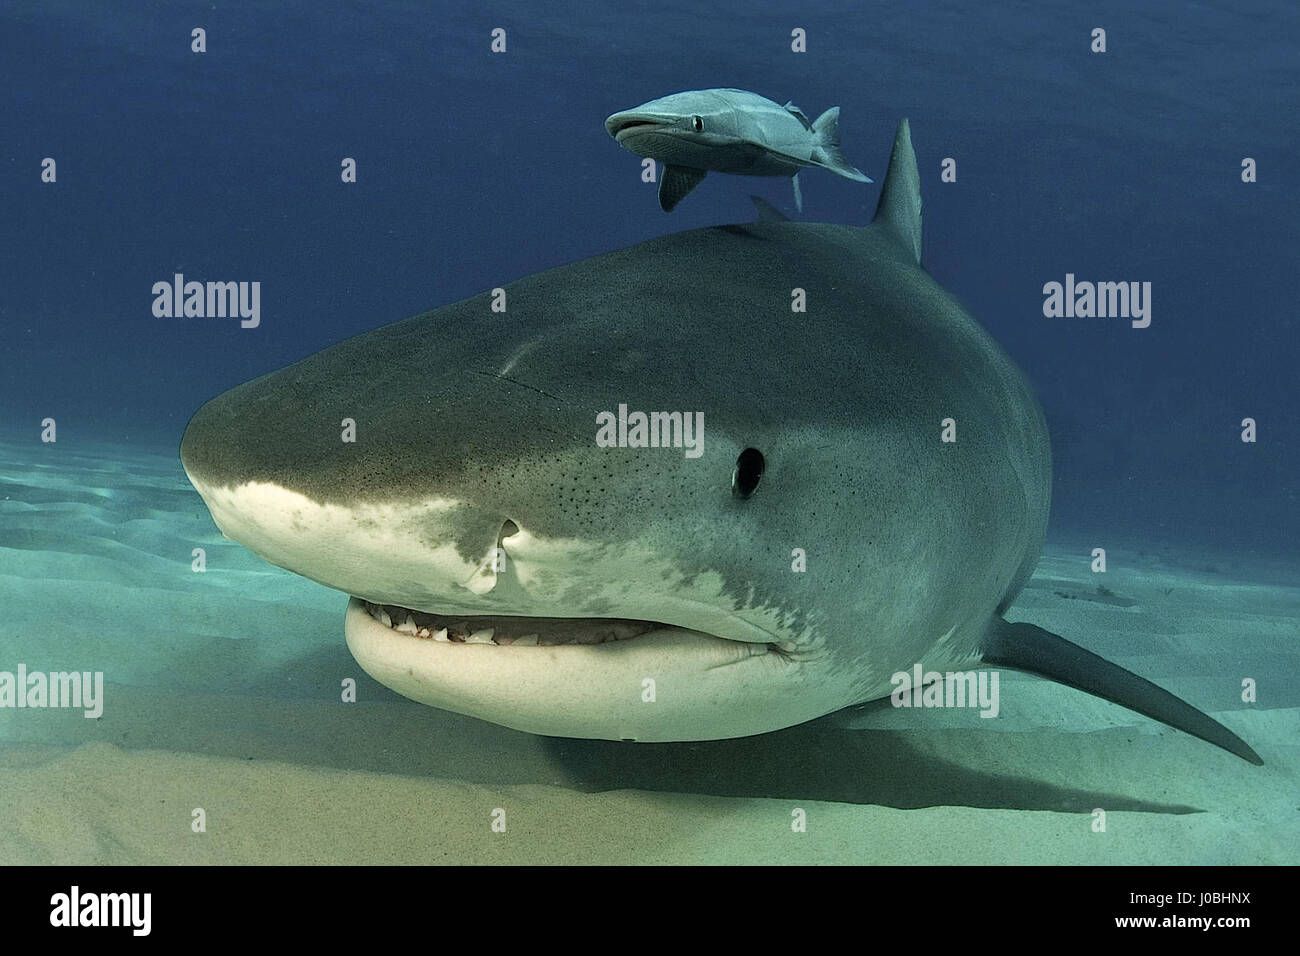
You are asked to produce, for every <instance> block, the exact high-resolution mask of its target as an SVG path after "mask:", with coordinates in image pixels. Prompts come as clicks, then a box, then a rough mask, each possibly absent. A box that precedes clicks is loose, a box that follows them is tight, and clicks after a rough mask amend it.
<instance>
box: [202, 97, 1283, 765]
mask: <svg viewBox="0 0 1300 956" xmlns="http://www.w3.org/2000/svg"><path fill="white" fill-rule="evenodd" d="M765 218H766V219H768V220H775V219H776V218H777V217H775V216H770V215H769V216H766V217H765ZM920 255H921V197H920V188H919V177H918V174H917V168H916V160H915V156H914V153H913V150H912V145H911V138H910V132H909V128H908V125H907V121H906V120H904V121H903V122H902V123H901V124H900V127H899V131H898V135H897V137H896V139H895V143H894V151H893V157H892V159H891V163H890V169H889V174H888V176H887V178H886V181H885V184H884V186H883V189H882V196H881V200H880V206H879V209H878V211H877V214H876V219H875V221H874V222H873V223H872V224H871V225H870V226H868V227H865V228H858V227H851V226H838V225H827V224H812V223H794V222H782V221H764V222H760V223H751V224H746V225H740V226H728V227H716V228H708V229H697V230H692V231H688V232H683V233H678V234H675V235H670V236H665V237H662V238H659V239H654V240H651V241H649V242H645V243H642V244H640V245H637V246H633V247H631V248H628V249H623V250H619V251H616V252H611V253H607V254H605V255H601V256H597V257H594V258H591V259H586V260H582V261H579V262H576V263H572V264H570V265H567V266H563V267H560V268H557V269H552V270H549V271H547V272H542V273H539V274H536V275H533V276H529V277H526V278H524V279H521V280H519V281H517V282H514V283H511V284H508V285H506V286H505V292H506V295H507V297H508V303H509V305H508V311H507V312H506V313H505V314H504V315H502V314H500V313H496V312H494V311H493V310H492V308H491V296H489V295H488V294H484V295H481V296H477V297H474V298H471V299H468V300H465V301H463V302H458V303H455V304H452V305H448V306H444V307H442V308H440V309H436V310H434V311H432V312H428V313H425V314H423V315H418V316H415V317H414V318H411V319H407V320H405V321H403V322H397V323H394V324H392V325H388V326H384V327H382V328H379V329H376V330H374V331H371V332H368V333H365V334H362V335H359V336H357V337H355V338H352V339H349V340H347V341H344V342H342V343H339V344H338V345H335V346H332V347H331V348H328V349H326V350H324V351H323V352H320V353H318V354H316V355H313V356H311V357H309V358H306V359H304V360H303V361H301V362H299V363H297V364H295V365H293V366H290V367H288V368H285V369H282V370H280V371H277V372H273V373H271V374H269V375H266V376H263V377H262V378H259V379H255V380H253V381H251V382H248V383H246V384H244V385H241V386H239V387H237V388H235V389H232V390H231V391H229V392H227V393H225V394H223V395H221V396H218V397H217V398H215V399H213V400H212V401H210V402H208V403H207V404H206V405H204V406H203V408H202V409H200V410H199V411H198V412H197V413H196V414H195V416H194V418H193V419H192V420H191V422H190V424H189V426H188V429H187V431H186V433H185V436H184V439H183V441H182V446H181V458H182V461H183V464H184V466H185V469H186V472H187V474H188V475H189V477H190V480H191V482H192V483H193V484H194V486H195V488H196V489H197V490H198V491H199V493H200V494H201V495H202V496H203V498H204V500H205V501H206V503H207V505H208V507H209V509H210V510H211V512H212V515H213V517H214V519H215V520H216V522H217V524H218V526H219V527H220V528H221V529H222V530H223V531H224V532H225V533H226V534H227V535H228V536H229V537H231V538H233V539H235V540H237V541H239V542H241V543H243V544H244V545H246V546H247V547H249V548H250V549H252V550H253V551H255V552H256V553H258V554H259V555H261V556H262V557H264V558H266V559H267V560H268V561H271V562H273V563H275V564H278V565H280V566H282V567H285V568H288V569H290V570H292V571H295V572H297V573H299V574H303V575H306V576H307V577H310V578H312V579H314V580H316V581H319V582H321V583H323V584H325V585H328V586H329V587H332V588H336V589H338V590H340V591H343V592H345V593H347V594H349V595H351V596H352V600H351V601H350V602H349V605H348V610H347V612H346V615H345V624H344V630H345V635H346V638H347V642H348V645H349V647H350V649H351V650H352V652H353V654H354V656H355V657H356V659H357V660H358V662H359V663H360V664H361V666H362V667H363V668H364V669H365V670H366V671H367V672H368V673H370V674H371V675H372V676H373V677H374V678H375V679H377V680H378V681H380V682H381V683H383V684H386V685H388V686H389V687H391V688H393V689H395V690H397V691H398V692H399V693H401V694H404V695H406V696H407V697H410V698H412V699H414V700H418V701H421V702H424V703H427V704H431V705H433V706H437V707H442V708H445V709H448V710H453V711H457V712H460V713H465V714H470V715H473V716H476V717H480V718H482V719H485V720H490V721H494V722H497V723H500V724H504V725H506V726H509V727H513V728H516V729H520V730H525V731H530V732H533V733H539V734H550V735H558V736H571V737H591V738H606V739H622V740H637V741H656V740H658V741H664V740H700V739H717V738H725V737H737V736H744V735H748V734H755V733H762V732H765V731H771V730H776V729H779V728H782V727H787V726H791V725H793V724H796V723H799V722H802V721H806V720H809V719H812V718H815V717H818V716H821V715H824V714H827V713H830V712H832V711H835V710H838V709H841V708H844V707H847V706H850V705H852V704H856V703H860V702H865V701H869V700H874V699H878V698H883V697H887V696H889V694H890V692H891V689H892V686H893V684H892V675H894V674H896V673H898V672H909V671H911V670H912V669H913V667H914V666H915V665H917V664H920V665H921V666H922V667H923V668H924V669H925V670H927V671H928V670H939V671H944V670H950V669H954V668H963V667H976V666H980V665H981V664H982V663H984V664H992V665H996V666H1006V667H1018V668H1021V669H1023V670H1028V671H1031V672H1033V673H1037V674H1041V675H1044V676H1047V677H1050V678H1052V679H1054V680H1057V681H1060V682H1062V683H1066V684H1069V685H1071V686H1074V687H1077V688H1080V689H1082V690H1085V691H1087V692H1090V693H1093V694H1096V695H1099V696H1102V697H1106V698H1107V699H1110V700H1114V701H1117V702H1119V703H1121V704H1124V705H1125V706H1128V707H1130V708H1132V709H1134V710H1137V711H1139V712H1141V713H1144V714H1147V715H1148V716H1151V717H1154V718H1155V719H1157V720H1162V721H1164V722H1166V723H1169V724H1171V725H1172V726H1175V727H1179V728H1181V729H1183V730H1186V731H1188V732H1190V733H1193V734H1195V735H1197V736H1199V737H1202V738H1203V739H1205V740H1208V741H1210V742H1212V743H1214V744H1216V745H1217V746H1220V747H1223V748H1225V749H1227V750H1229V751H1231V752H1233V753H1235V754H1238V755H1239V756H1241V757H1243V759H1247V760H1251V761H1252V762H1259V757H1258V756H1257V755H1256V754H1255V753H1254V751H1252V750H1251V749H1250V748H1249V747H1248V746H1247V745H1246V744H1245V743H1244V742H1243V741H1241V740H1240V738H1238V737H1237V736H1236V735H1234V734H1232V733H1231V732H1230V731H1228V730H1227V729H1226V728H1224V727H1223V726H1221V725H1220V724H1218V723H1217V722H1215V721H1214V720H1212V719H1211V718H1209V717H1208V716H1206V715H1204V714H1202V713H1201V712H1200V711H1198V710H1196V709H1195V708H1193V707H1191V706H1190V705H1188V704H1186V703H1185V702H1183V701H1181V700H1179V699H1178V698H1176V697H1173V696H1172V695H1170V694H1168V693H1167V692H1165V691H1163V690H1161V689H1160V688H1158V687H1156V686H1155V685H1154V684H1151V683H1150V682H1147V681H1145V680H1143V679H1142V678H1140V677H1137V676H1136V675H1133V674H1131V673H1129V672H1128V671H1125V670H1123V669H1122V668H1119V667H1117V666H1116V665H1114V664H1111V663H1109V662H1107V661H1105V660H1103V659H1102V658H1100V657H1097V656H1095V655H1092V654H1090V653H1089V652H1087V651H1085V650H1083V649H1082V648H1079V647H1077V646H1075V645H1074V644H1071V643H1070V642H1068V641H1066V640H1064V639H1063V638H1061V637H1059V636H1057V635H1054V634H1050V633H1049V632H1046V631H1043V630H1041V629H1039V628H1036V627H1034V626H1033V625H1030V624H1008V623H1007V622H1006V621H1005V619H1004V618H1003V614H1004V612H1005V611H1006V610H1007V609H1008V607H1009V606H1010V605H1011V604H1012V602H1013V601H1014V600H1015V598H1016V595H1017V594H1018V593H1019V592H1020V590H1021V588H1022V587H1023V586H1024V584H1025V582H1026V581H1027V580H1028V578H1029V577H1030V575H1031V574H1032V572H1033V569H1034V566H1035V563H1036V561H1037V558H1038V554H1039V550H1040V548H1041V545H1042V541H1043V537H1044V531H1045V527H1046V522H1047V516H1048V508H1049V489H1050V482H1051V461H1050V452H1049V445H1048V438H1047V429H1046V425H1045V422H1044V419H1043V415H1042V412H1041V410H1040V409H1039V406H1038V404H1037V402H1036V400H1035V399H1034V397H1033V394H1032V391H1031V389H1030V387H1029V384H1028V382H1027V381H1026V380H1025V378H1024V376H1023V374H1022V373H1021V372H1020V370H1019V369H1018V368H1017V367H1016V366H1015V364H1014V363H1013V362H1012V361H1011V360H1010V359H1009V358H1008V357H1007V355H1006V354H1005V353H1004V352H1003V351H1002V350H1001V349H1000V348H999V347H998V346H997V344H996V343H995V342H994V341H993V339H992V338H991V337H990V336H989V335H988V334H987V333H986V332H985V331H984V330H983V329H982V328H981V327H980V326H979V324H978V323H977V322H976V321H975V320H974V319H973V318H972V317H971V316H970V315H969V314H968V313H967V312H966V311H965V310H964V309H963V308H962V307H961V306H960V305H959V304H958V303H957V302H956V301H955V300H954V299H953V298H952V296H951V295H949V294H948V293H947V292H945V291H944V290H943V289H942V288H941V287H940V286H939V285H938V284H937V283H935V282H934V280H933V279H931V278H930V276H929V275H928V274H927V273H926V272H925V271H924V270H923V269H921V268H920ZM796 287H798V288H801V289H803V290H804V292H805V294H806V296H807V311H806V313H804V314H798V315H792V313H791V308H790V302H791V290H792V289H794V288H796ZM621 406H626V407H627V408H630V409H640V410H657V411H658V410H668V411H669V412H671V411H677V412H680V413H681V415H682V420H683V421H685V420H687V419H686V416H693V415H695V414H697V413H698V414H700V415H702V418H700V419H698V421H700V422H702V425H701V428H702V429H703V430H705V431H707V440H706V441H704V442H703V444H702V446H701V447H702V449H703V453H702V454H701V455H699V456H698V457H689V456H688V455H686V454H684V453H683V452H682V450H681V449H680V448H678V447H674V446H673V445H672V443H671V442H661V443H659V447H646V446H644V445H643V446H641V447H634V446H633V443H630V442H629V443H621V442H620V443H615V445H614V446H612V447H605V446H602V445H601V444H599V443H598V442H597V434H598V423H599V422H600V421H602V418H603V417H604V416H608V415H609V414H611V413H612V412H613V410H615V409H620V415H621V408H620V407H621ZM949 418H951V419H954V420H955V421H956V422H957V423H959V427H960V429H961V432H960V439H959V440H958V441H956V442H943V441H941V440H940V435H941V423H942V422H943V421H944V420H945V419H949ZM345 419H348V420H351V421H352V422H354V423H355V429H356V441H355V442H343V441H340V423H341V422H342V421H343V420H345ZM603 420H605V421H608V418H607V417H604V418H603ZM691 420H693V421H694V420H696V419H693V418H692V419H691ZM664 434H665V435H667V434H668V432H667V431H665V432H664ZM701 437H702V436H701Z"/></svg>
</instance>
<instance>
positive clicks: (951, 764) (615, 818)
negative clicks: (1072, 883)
mask: <svg viewBox="0 0 1300 956" xmlns="http://www.w3.org/2000/svg"><path fill="white" fill-rule="evenodd" d="M0 463H2V464H0V601H2V602H3V605H4V607H5V608H6V614H5V616H4V619H3V621H0V671H10V672H13V671H15V670H16V669H17V667H18V665H19V664H20V663H21V664H24V665H25V666H26V667H27V669H28V670H29V671H38V670H39V671H59V670H78V671H102V672H103V673H104V680H105V682H106V683H105V689H104V711H103V714H102V716H101V717H99V718H97V719H88V718H86V717H85V716H83V714H82V713H81V711H75V710H53V709H36V710H33V709H22V710H19V709H11V708H4V709H0V775H2V777H0V779H3V782H4V783H3V786H2V787H0V863H782V862H786V863H955V864H961V863H1059V864H1088V863H1100V864H1110V863H1161V864H1166V863H1294V862H1296V861H1297V860H1300V644H1297V640H1296V637H1297V634H1300V587H1297V586H1296V584H1295V582H1298V581H1300V573H1297V572H1298V571H1300V568H1297V567H1296V566H1295V565H1291V566H1287V565H1285V564H1280V563H1279V562H1277V561H1268V560H1263V559H1256V558H1252V557H1250V556H1246V555H1241V554H1228V555H1224V554H1217V555H1216V554H1209V553H1205V552H1203V551H1197V552H1195V553H1191V552H1188V551H1186V550H1180V549H1177V548H1173V547H1168V546H1164V547H1160V548H1153V549H1151V550H1146V551H1144V550H1141V549H1140V548H1138V547H1136V546H1134V543H1133V542H1115V543H1113V545H1112V544H1111V543H1110V542H1096V543H1093V544H1092V545H1086V544H1085V543H1081V542H1073V541H1071V542H1068V543H1066V542H1063V541H1057V540H1055V539H1054V540H1053V542H1051V543H1049V547H1048V549H1047V552H1046V554H1045V555H1044V557H1043V559H1042V561H1041V562H1040V565H1039V569H1038V572H1037V574H1036V575H1035V577H1034V579H1033V581H1032V582H1031V583H1030V585H1029V587H1028V588H1027V589H1026V591H1025V593H1024V594H1023V595H1022V596H1021V598H1020V599H1019V601H1018V602H1017V603H1016V605H1015V607H1014V609H1013V613H1012V614H1011V615H1010V616H1011V617H1012V618H1013V619H1016V620H1030V621H1033V622H1034V623H1036V624H1039V625H1041V626H1043V627H1046V628H1048V629H1049V630H1054V631H1057V632H1058V633H1060V634H1062V635H1064V636H1066V637H1068V638H1070V639H1071V640H1074V641H1076V642H1078V643H1080V644H1083V645H1084V646H1086V647H1088V648H1090V649H1091V650H1094V651H1096V652H1098V653H1100V654H1102V655H1104V656H1106V657H1108V658H1110V659H1111V660H1114V661H1116V662H1117V663H1120V664H1122V665H1123V666H1125V667H1128V668H1130V669H1132V670H1134V671H1136V672H1138V673H1140V674H1142V675H1143V676H1144V677H1148V678H1150V679H1152V680H1154V681H1155V682H1156V683H1158V684H1161V685H1162V686H1164V687H1166V688H1168V689H1169V690H1171V691H1173V692H1174V693H1176V694H1178V695H1179V696H1181V697H1184V698H1185V699H1186V700H1188V701H1190V702H1192V703H1193V704H1195V705H1196V706H1198V707H1200V708H1201V709H1203V710H1205V711H1207V712H1208V713H1211V714H1212V715H1213V716H1215V717H1216V718H1217V719H1219V720H1220V721H1222V722H1223V723H1225V724H1226V725H1227V726H1229V727H1230V728H1232V729H1233V730H1234V731H1236V732H1237V733H1238V734H1240V735H1241V736H1242V737H1243V738H1245V740H1246V741H1247V742H1248V743H1250V744H1251V745H1252V746H1253V747H1254V748H1255V749H1256V750H1257V751H1258V752H1259V753H1260V755H1261V756H1262V757H1263V758H1264V760H1265V766H1263V767H1254V766H1251V765H1249V764H1247V763H1245V762H1243V761H1241V760H1239V759H1238V758H1236V757H1233V756H1231V755H1229V754H1227V753H1224V752H1222V751H1220V750H1218V749H1216V748H1214V747H1212V746H1210V745H1208V744H1205V743H1203V742H1201V741H1199V740H1196V739H1194V738H1192V737H1189V736H1187V735H1186V734H1182V733H1179V732H1177V731H1174V730H1171V729H1169V728H1167V727H1164V726H1162V725H1159V724H1156V723H1153V722H1152V721H1149V720H1147V719H1146V718H1143V717H1140V716H1138V715H1136V714H1132V713H1130V712H1128V711H1126V710H1124V709H1122V708H1119V707H1116V706H1114V705H1111V704H1108V703H1105V702H1103V701H1099V700H1095V699H1093V698H1091V697H1088V696H1086V695H1084V694H1080V693H1078V692H1076V691H1073V690H1069V689H1067V688H1063V687H1059V686H1056V685H1053V684H1051V683H1049V682H1046V681H1042V680H1038V679H1036V678H1032V677H1027V676H1024V675H1019V674H1014V673H1010V672H1003V673H1002V675H1001V713H1000V715H999V716H998V718H997V719H994V720H981V719H979V717H978V714H977V712H976V711H974V710H961V711H936V710H900V709H894V708H891V707H889V706H888V704H887V703H886V704H884V705H880V704H874V705H868V706H867V707H863V708H855V709H852V710H849V711H844V712H841V713H839V714H836V715H832V716H830V717H827V718H824V719H822V720H819V721H814V722H812V723H810V724H805V725H803V726H800V727H795V728H791V729H789V730H786V731H782V732H780V733H775V734H767V735H764V736H761V737H753V738H746V739H743V740H731V741H711V742H706V743H692V744H620V743H614V742H605V741H580V740H558V739H550V738H541V737H534V736H532V735H529V734H523V733H518V732H516V731H512V730H508V729H506V728H503V727H497V726H494V725H491V724H486V723H483V722H481V721H477V720H473V719H471V718H467V717H461V716H458V715H455V714H449V713H445V712H441V711H436V710H433V709H430V708H427V707H423V706H421V705H419V704H415V703H411V702H409V701H406V700H404V699H403V698H401V697H398V696H397V695H395V694H393V693H391V692H390V691H388V690H387V689H385V688H383V687H381V686H379V685H378V684H376V683H374V682H373V681H371V680H370V679H369V678H368V677H367V676H366V675H365V674H364V673H363V672H362V671H361V669H360V668H359V667H358V666H357V665H356V664H355V662H353V660H352V658H351V656H350V655H349V654H348V651H347V648H346V647H345V646H344V643H343V637H342V617H343V609H344V606H345V604H346V597H345V596H344V595H342V594H339V593H338V592H335V591H331V590H329V589H327V588H323V587H320V586H318V585H316V584H313V583H312V582H310V581H307V580H305V579H302V578H299V577H297V576H296V575H293V574H290V573H289V572H286V571H281V570H279V569H277V568H273V567H271V566H270V565H267V564H265V563H264V562H262V561H260V560H259V559H258V558H256V557H255V556H254V555H252V554H251V553H249V552H247V551H245V550H244V549H243V548H241V547H240V546H238V545H236V544H234V543H233V542H230V541H227V540H226V539H224V538H223V537H221V535H220V533H219V532H218V531H217V530H216V528H215V527H214V526H213V524H212V521H211V519H210V518H209V517H208V514H207V511H206V509H205V508H204V507H203V504H202V502H201V501H200V499H199V498H198V496H197V495H196V494H195V493H194V492H193V491H192V490H191V489H190V487H189V485H188V483H187V482H186V481H185V477H184V474H183V472H182V471H181V469H180V465H179V462H178V461H177V460H176V459H175V458H174V457H173V456H170V455H157V454H152V453H148V452H142V451H138V450H133V449H127V448H116V447H97V448H85V447H80V448H69V447H67V446H65V445H64V444H63V443H60V444H58V445H40V444H37V443H32V444H30V445H26V444H22V445H20V444H13V443H9V444H3V443H0ZM1097 544H1100V545H1101V546H1107V550H1108V565H1109V567H1108V571H1107V573H1106V574H1105V575H1104V581H1105V589H1104V590H1099V589H1098V584H1097V581H1098V580H1099V579H1101V578H1102V576H1099V575H1095V574H1093V573H1091V571H1090V569H1089V557H1088V552H1089V550H1090V547H1091V546H1096V545H1097ZM194 548H203V549H205V551H206V558H207V571H206V572H205V573H201V574H200V573H195V572H194V571H193V570H192V568H191V562H192V560H193V558H192V551H193V549H194ZM346 678H353V679H355V680H356V682H357V689H358V700H357V702H356V703H344V702H343V701H342V693H341V685H342V682H343V681H344V679H346ZM1243 678H1253V679H1254V680H1255V681H1256V682H1257V683H1258V695H1259V700H1258V702H1257V703H1253V704H1246V703H1243V702H1242V701H1241V696H1240V695H1241V681H1242V680H1243ZM196 808H201V809H202V811H203V816H204V819H205V821H206V830H205V832H195V831H194V828H193V826H192V822H193V820H194V814H195V810H196ZM1097 810H1103V811H1105V830H1104V832H1097V830H1096V829H1095V826H1094V824H1095V821H1096V820H1097V819H1098V816H1097V814H1096V811H1097ZM799 817H804V818H806V830H804V831H802V832H799V831H796V829H795V828H794V827H792V822H793V821H794V820H795V819H796V818H799ZM502 820H504V832H501V826H500V824H501V822H502ZM494 823H495V824H496V825H495V826H494Z"/></svg>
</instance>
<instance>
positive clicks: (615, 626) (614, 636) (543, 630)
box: [365, 601, 662, 647]
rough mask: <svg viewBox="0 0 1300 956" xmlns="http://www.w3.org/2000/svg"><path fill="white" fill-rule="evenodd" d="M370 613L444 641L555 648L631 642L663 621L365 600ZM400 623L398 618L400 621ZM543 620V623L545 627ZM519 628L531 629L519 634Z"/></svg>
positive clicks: (401, 628)
mask: <svg viewBox="0 0 1300 956" xmlns="http://www.w3.org/2000/svg"><path fill="white" fill-rule="evenodd" d="M365 608H366V612H367V613H368V614H369V615H370V616H371V617H372V618H373V619H374V620H376V621H378V622H379V623H380V624H382V625H384V627H387V628H389V629H391V630H394V631H397V632H398V633H399V634H406V635H408V636H410V637H414V638H416V639H417V640H422V641H438V642H439V643H443V644H491V645H493V646H495V647H553V646H556V645H560V644H605V643H608V642H610V641H625V640H627V639H629V638H632V637H636V636H637V635H639V634H644V633H646V632H647V631H652V630H655V629H656V628H659V627H661V626H662V625H659V624H653V623H650V622H648V621H630V620H605V619H600V618H583V619H572V620H568V619H563V618H524V617H499V616H493V617H491V618H490V622H491V625H492V626H490V627H484V626H483V625H484V623H487V621H485V620H484V619H483V618H479V619H478V620H477V621H472V620H465V619H461V620H456V619H454V618H443V617H442V616H440V615H437V614H430V613H427V612H425V611H412V610H409V609H407V608H404V607H398V606H396V605H393V604H374V603H371V602H370V601H366V602H365ZM394 622H398V623H394ZM539 625H540V626H539ZM519 631H527V633H524V634H519V633H518V632H519Z"/></svg>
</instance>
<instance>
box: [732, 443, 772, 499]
mask: <svg viewBox="0 0 1300 956" xmlns="http://www.w3.org/2000/svg"><path fill="white" fill-rule="evenodd" d="M765 465H766V462H764V461H763V453H762V452H761V451H759V450H758V449H757V448H746V449H745V450H744V451H742V452H741V453H740V457H739V458H737V459H736V470H735V472H733V473H732V475H731V493H732V494H733V495H735V496H736V497H737V498H748V497H749V496H750V495H752V494H753V493H754V490H755V489H756V488H757V487H758V479H760V478H762V477H763V468H764V466H765Z"/></svg>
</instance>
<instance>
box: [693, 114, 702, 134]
mask: <svg viewBox="0 0 1300 956" xmlns="http://www.w3.org/2000/svg"><path fill="white" fill-rule="evenodd" d="M691 128H692V129H694V130H695V132H697V133H703V132H704V117H703V116H692V117H691Z"/></svg>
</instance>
